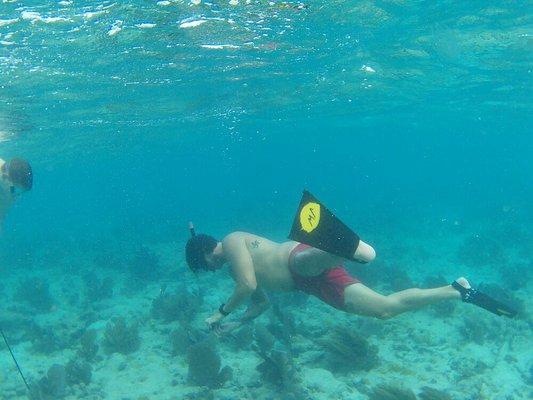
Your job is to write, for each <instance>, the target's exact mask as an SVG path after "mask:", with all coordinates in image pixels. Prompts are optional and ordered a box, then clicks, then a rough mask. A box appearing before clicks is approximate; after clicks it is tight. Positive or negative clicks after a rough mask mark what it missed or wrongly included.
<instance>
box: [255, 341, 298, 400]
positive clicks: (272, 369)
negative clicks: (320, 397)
mask: <svg viewBox="0 0 533 400" xmlns="http://www.w3.org/2000/svg"><path fill="white" fill-rule="evenodd" d="M257 353H258V354H259V355H260V356H261V358H262V359H263V362H262V363H261V364H259V365H258V366H257V367H256V368H257V370H258V371H259V373H260V374H261V378H262V381H263V382H269V383H270V384H272V385H274V386H276V387H277V389H278V390H280V391H282V392H283V398H287V399H295V400H296V399H304V398H307V396H306V393H305V390H304V388H303V387H302V385H301V378H300V376H299V372H298V370H297V368H296V366H295V363H294V362H293V359H292V356H291V355H290V353H289V352H288V351H286V350H281V349H273V350H272V351H270V352H269V353H267V352H264V351H262V350H260V349H257Z"/></svg>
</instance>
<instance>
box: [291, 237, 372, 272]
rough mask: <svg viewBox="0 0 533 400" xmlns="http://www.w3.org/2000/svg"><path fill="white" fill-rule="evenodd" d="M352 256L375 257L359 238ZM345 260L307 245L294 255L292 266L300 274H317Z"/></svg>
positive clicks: (366, 260) (357, 257)
mask: <svg viewBox="0 0 533 400" xmlns="http://www.w3.org/2000/svg"><path fill="white" fill-rule="evenodd" d="M354 257H355V258H356V259H357V260H360V261H362V262H370V261H372V260H373V259H374V258H375V257H376V252H375V251H374V249H373V248H372V246H370V245H369V244H367V243H365V242H363V241H362V240H361V241H359V245H358V246H357V249H356V250H355V254H354ZM345 261H346V260H345V259H344V258H342V257H339V256H336V255H334V254H331V253H327V252H325V251H323V250H319V249H317V248H314V247H308V248H307V249H305V250H302V251H300V252H298V253H297V254H295V255H294V259H293V260H292V268H293V269H294V270H295V271H296V272H298V274H300V275H302V276H317V275H320V274H321V273H322V272H324V271H326V270H328V269H331V268H333V267H337V266H339V265H341V264H342V263H344V262H345Z"/></svg>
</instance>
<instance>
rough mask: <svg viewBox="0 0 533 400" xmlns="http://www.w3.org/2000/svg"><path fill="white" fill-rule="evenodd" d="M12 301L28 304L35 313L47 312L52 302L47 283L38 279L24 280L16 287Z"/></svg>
mask: <svg viewBox="0 0 533 400" xmlns="http://www.w3.org/2000/svg"><path fill="white" fill-rule="evenodd" d="M14 299H15V300H17V301H20V302H23V303H26V304H28V305H29V306H30V307H32V308H33V309H34V310H35V311H37V312H41V313H43V312H48V311H50V309H51V308H52V305H53V303H54V300H53V299H52V296H51V295H50V290H49V287H48V282H46V281H45V280H44V279H40V278H30V279H26V280H24V281H23V282H21V283H20V285H19V286H18V288H17V290H16V292H15V295H14Z"/></svg>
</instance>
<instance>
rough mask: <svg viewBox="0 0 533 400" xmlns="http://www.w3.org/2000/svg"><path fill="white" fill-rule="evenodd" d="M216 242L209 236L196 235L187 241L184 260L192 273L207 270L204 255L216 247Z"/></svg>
mask: <svg viewBox="0 0 533 400" xmlns="http://www.w3.org/2000/svg"><path fill="white" fill-rule="evenodd" d="M217 244H218V240H216V239H215V238H214V237H212V236H209V235H203V234H198V235H195V236H193V237H192V238H190V239H189V240H188V241H187V244H186V246H185V259H186V260H187V265H188V266H189V268H190V269H191V270H192V271H193V272H197V271H198V270H208V269H209V268H208V266H207V265H206V263H205V255H206V254H209V253H211V252H212V251H213V250H214V249H215V247H217Z"/></svg>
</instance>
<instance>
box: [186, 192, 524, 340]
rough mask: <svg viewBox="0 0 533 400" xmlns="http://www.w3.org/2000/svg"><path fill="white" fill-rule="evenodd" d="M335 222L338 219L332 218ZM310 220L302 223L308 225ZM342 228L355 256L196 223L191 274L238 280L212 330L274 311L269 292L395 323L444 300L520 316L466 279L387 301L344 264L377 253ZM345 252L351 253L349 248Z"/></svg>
mask: <svg viewBox="0 0 533 400" xmlns="http://www.w3.org/2000/svg"><path fill="white" fill-rule="evenodd" d="M308 204H312V205H313V207H315V206H316V207H320V204H319V203H317V202H315V201H313V202H311V203H309V202H308ZM305 207H306V206H304V207H301V210H302V209H303V211H304V212H308V211H309V207H308V206H307V211H306V208H305ZM311 211H313V210H311ZM326 212H329V211H328V210H327V209H324V210H323V211H322V215H323V216H324V215H325V214H326ZM307 215H308V214H307ZM313 215H314V214H313ZM331 217H332V218H335V217H334V216H333V215H332V214H331ZM322 219H323V220H325V219H326V218H325V217H323V218H322ZM306 221H307V220H302V224H305V223H306ZM325 223H326V222H325ZM339 224H342V223H341V222H340V221H338V220H335V221H334V226H339ZM330 225H331V224H330ZM342 225H343V224H342ZM304 229H306V228H305V227H304ZM342 229H345V231H343V234H345V233H346V232H348V233H347V234H346V236H347V237H348V239H349V240H347V241H346V244H347V245H350V246H351V245H353V247H348V248H351V249H353V248H355V251H354V252H353V254H349V255H348V254H347V253H346V252H345V251H344V253H343V252H342V251H341V252H340V253H343V254H345V256H344V257H342V256H340V255H336V254H333V253H332V252H330V251H324V250H320V249H318V248H316V247H312V246H310V245H309V244H303V243H299V242H297V241H287V242H283V243H276V242H273V241H271V240H269V239H266V238H264V237H261V236H258V235H255V234H252V233H246V232H233V233H230V234H229V235H227V236H226V237H225V238H224V239H223V240H222V241H217V240H216V239H215V238H213V237H211V236H208V235H204V234H198V235H196V234H195V231H194V227H193V226H192V224H191V226H190V230H191V234H192V237H191V238H190V239H189V241H188V242H187V245H186V249H185V250H186V251H185V253H186V261H187V264H188V265H189V267H190V268H191V270H192V271H193V272H195V273H196V272H198V271H202V270H203V271H216V270H218V269H220V268H222V267H223V266H224V264H226V263H229V264H230V265H231V274H232V277H233V279H234V281H235V288H234V291H233V294H232V295H231V296H230V297H229V299H228V301H227V302H226V303H224V304H221V305H220V307H219V309H218V311H216V312H215V313H214V314H213V315H212V316H211V317H209V318H207V320H206V323H207V324H208V326H209V327H210V328H211V329H214V330H215V331H217V332H219V333H225V332H228V331H231V330H232V329H235V328H237V327H238V326H240V325H241V324H243V323H245V322H247V321H250V320H252V319H254V318H255V317H257V316H259V315H260V314H261V313H262V312H263V311H265V310H266V309H267V308H268V297H267V295H266V293H265V291H269V290H272V291H292V290H300V291H303V292H305V293H308V294H310V295H313V296H316V297H318V298H319V299H321V300H322V301H323V302H325V303H327V304H329V305H331V306H332V307H335V308H337V309H339V310H342V311H345V312H348V313H350V314H356V315H363V316H370V317H376V318H380V319H387V318H391V317H394V316H396V315H398V314H401V313H404V312H406V311H412V310H416V309H419V308H421V307H424V306H427V305H430V304H434V303H437V302H440V301H444V300H463V301H464V302H470V303H473V304H476V305H478V306H480V307H483V308H485V309H488V310H489V311H491V312H494V313H496V314H498V315H505V316H514V311H512V310H510V309H509V308H507V307H506V306H505V305H503V304H501V303H499V302H497V301H496V300H494V299H492V298H490V297H488V296H486V295H484V294H483V293H481V292H478V291H477V290H475V289H473V288H471V286H470V284H469V282H468V281H467V280H466V279H465V278H458V279H457V280H455V281H454V282H453V283H452V284H451V285H446V286H442V287H438V288H433V289H418V288H412V289H407V290H402V291H399V292H396V293H392V294H390V295H387V296H385V295H381V294H379V293H377V292H375V291H373V290H372V289H370V288H368V287H367V286H365V285H364V284H363V283H361V281H359V280H358V279H357V278H355V277H352V276H350V274H349V273H348V272H347V271H346V270H345V268H344V266H343V262H344V261H345V260H346V259H351V260H353V261H357V262H361V263H368V262H371V261H372V260H374V258H375V257H376V252H375V251H374V249H373V248H372V246H370V245H369V244H367V243H365V242H363V241H362V240H360V238H359V237H358V236H357V235H356V234H355V233H353V232H352V233H350V232H351V231H349V228H347V227H345V226H344V225H343V226H341V230H342ZM308 230H309V229H308ZM293 231H294V227H293ZM329 232H331V230H329ZM295 236H297V237H299V238H300V237H302V238H304V239H305V238H306V237H305V235H304V236H302V235H300V234H299V233H298V232H297V233H296V235H294V234H292V232H291V236H290V237H291V238H294V237H295ZM337 239H340V238H337ZM308 243H313V239H310V240H309V241H308ZM316 243H319V245H321V246H322V245H323V247H324V248H328V244H327V243H324V238H322V239H321V240H319V241H317V242H316ZM350 243H351V244H350ZM313 244H314V243H313ZM333 246H337V247H338V240H337V241H335V242H334V243H333ZM343 247H345V248H346V246H344V245H343ZM332 251H335V249H333V250H332ZM248 298H250V299H251V303H250V306H249V307H248V309H247V310H246V312H245V314H244V315H243V317H242V318H241V319H240V321H239V322H234V323H230V324H221V321H222V320H223V319H224V318H225V317H226V316H228V315H229V314H230V313H232V312H233V311H235V310H236V309H237V308H238V307H239V306H240V305H241V304H242V303H243V302H244V301H245V300H247V299H248Z"/></svg>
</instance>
